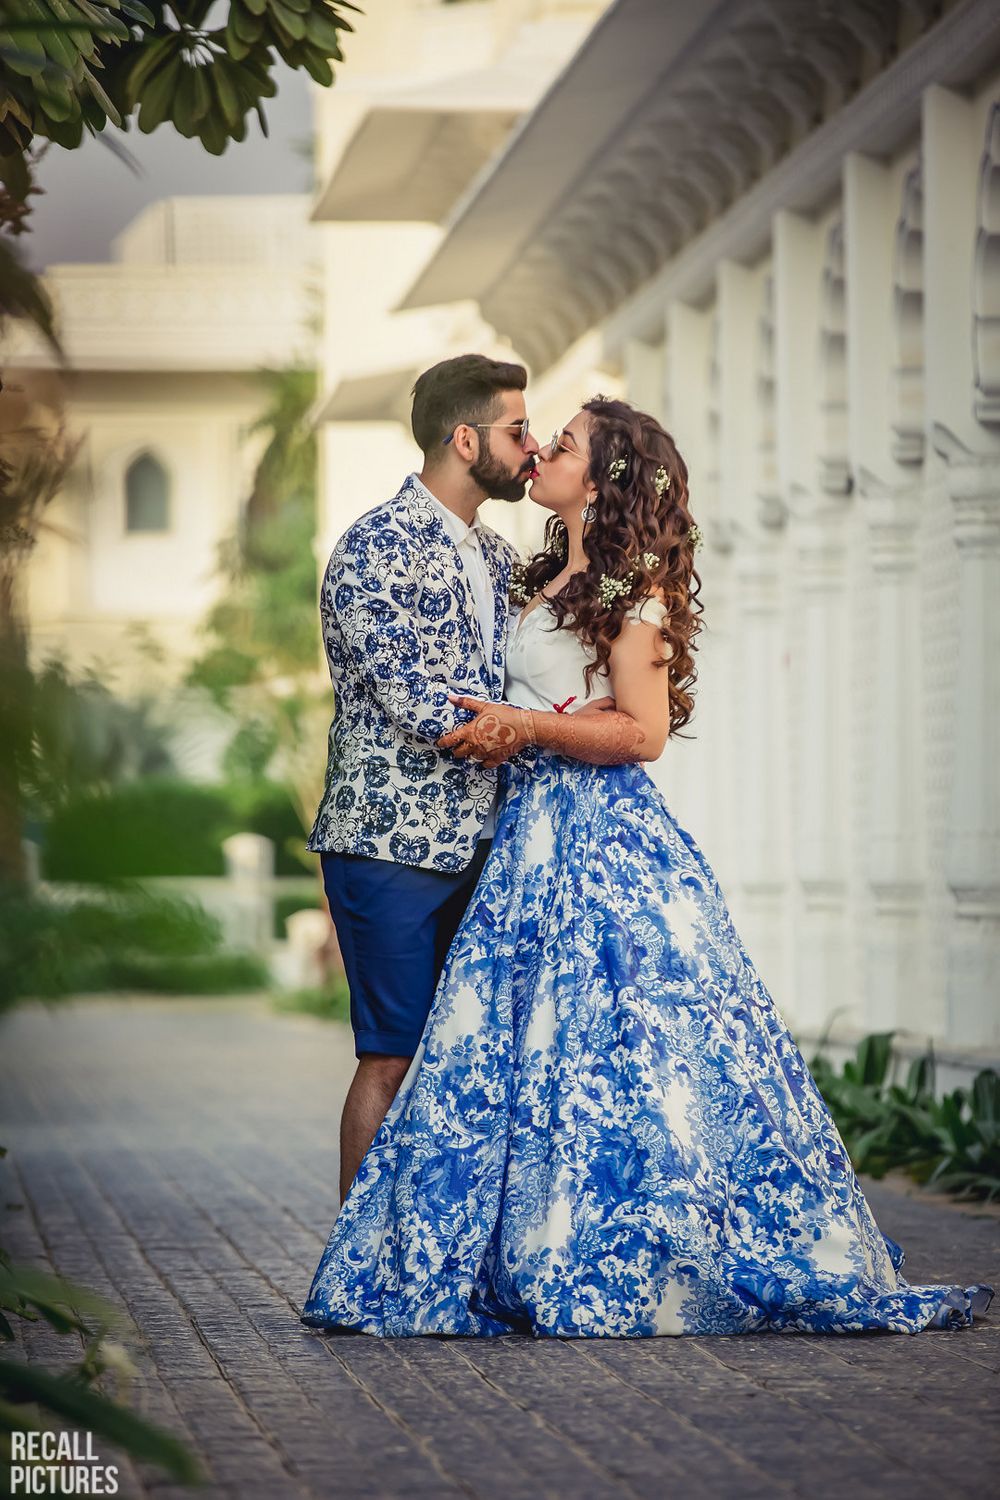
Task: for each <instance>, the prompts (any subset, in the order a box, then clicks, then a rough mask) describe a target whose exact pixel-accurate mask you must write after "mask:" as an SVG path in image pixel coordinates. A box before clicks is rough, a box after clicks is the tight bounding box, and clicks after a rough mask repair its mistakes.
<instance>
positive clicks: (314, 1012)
mask: <svg viewBox="0 0 1000 1500" xmlns="http://www.w3.org/2000/svg"><path fill="white" fill-rule="evenodd" d="M274 1005H275V1009H276V1010H283V1011H295V1012H296V1013H298V1014H299V1015H307V1016H318V1017H319V1018H320V1019H321V1020H323V1021H349V1020H350V1018H351V992H350V990H349V989H348V985H347V980H346V979H345V978H344V976H343V975H342V974H340V975H335V976H334V977H333V978H332V979H331V980H330V982H329V984H328V985H325V986H324V987H323V988H322V989H318V990H292V991H290V992H289V993H288V994H286V995H278V996H276V997H275V1001H274Z"/></svg>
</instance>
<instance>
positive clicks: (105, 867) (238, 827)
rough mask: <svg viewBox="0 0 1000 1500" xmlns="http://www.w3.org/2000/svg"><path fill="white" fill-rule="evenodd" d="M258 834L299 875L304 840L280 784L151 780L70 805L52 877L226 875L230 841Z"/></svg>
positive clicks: (48, 859) (63, 814) (57, 837)
mask: <svg viewBox="0 0 1000 1500" xmlns="http://www.w3.org/2000/svg"><path fill="white" fill-rule="evenodd" d="M233 833H259V834H261V835H262V836H263V837H264V838H268V839H270V840H271V841H272V842H273V844H274V846H275V850H274V855H275V857H274V869H275V874H276V875H301V874H302V873H303V870H304V868H305V862H304V860H303V858H301V857H300V851H301V854H303V855H304V853H305V835H304V834H303V832H302V825H301V823H300V822H299V819H298V817H297V815H296V813H295V809H294V807H293V806H292V803H291V800H290V798H289V796H288V793H287V791H286V790H285V788H284V787H283V786H281V785H280V784H279V783H278V782H273V781H253V782H233V783H230V784H228V785H224V786H206V785H203V784H200V783H198V782H192V781H177V780H174V779H171V778H168V777H146V778H144V779H143V780H140V781H132V782H127V783H125V784H123V785H121V786H118V787H115V788H114V789H112V790H111V791H105V792H92V793H87V794H85V795H83V796H81V797H77V798H75V799H73V800H71V801H69V802H67V803H66V804H65V805H64V806H63V807H62V808H60V809H59V810H58V811H57V812H56V813H54V815H53V817H52V819H51V820H50V822H49V825H48V828H47V831H46V837H45V847H44V851H43V859H42V865H43V870H44V874H45V877H46V879H47V880H61V881H79V882H89V881H98V882H100V881H106V880H123V879H124V880H135V879H140V880H141V879H148V878H150V877H153V876H157V875H191V876H196V875H224V874H225V872H226V861H225V856H224V854H223V852H222V845H223V842H224V840H226V839H227V838H229V836H230V834H233Z"/></svg>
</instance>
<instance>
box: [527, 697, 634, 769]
mask: <svg viewBox="0 0 1000 1500" xmlns="http://www.w3.org/2000/svg"><path fill="white" fill-rule="evenodd" d="M531 717H532V719H533V721H534V723H533V729H534V734H535V740H534V743H535V744H536V745H541V746H543V747H544V748H545V749H546V750H555V751H557V752H558V754H560V755H566V756H569V757H570V759H571V760H582V761H585V762H586V763H587V764H588V765H592V766H622V765H628V764H629V763H631V762H633V761H641V760H642V759H643V756H642V755H641V753H640V752H641V750H642V747H643V745H644V744H645V742H646V731H645V730H644V729H643V727H642V725H641V724H640V723H638V721H637V720H635V719H633V718H632V715H631V714H626V713H621V712H619V711H618V710H617V709H605V710H603V711H602V712H600V713H595V714H588V715H587V716H586V717H584V716H583V715H582V714H540V713H532V715H531Z"/></svg>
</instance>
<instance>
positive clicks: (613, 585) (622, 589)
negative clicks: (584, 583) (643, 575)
mask: <svg viewBox="0 0 1000 1500" xmlns="http://www.w3.org/2000/svg"><path fill="white" fill-rule="evenodd" d="M634 582H635V574H634V573H628V574H626V576H625V577H624V578H612V577H611V575H610V574H609V573H603V574H602V575H601V581H600V582H599V583H598V585H597V594H598V598H599V599H600V601H601V603H602V604H603V605H604V608H605V609H610V608H611V606H612V604H614V602H615V600H616V599H617V598H618V597H619V595H620V594H627V593H628V591H629V589H630V588H631V587H632V585H633V583H634Z"/></svg>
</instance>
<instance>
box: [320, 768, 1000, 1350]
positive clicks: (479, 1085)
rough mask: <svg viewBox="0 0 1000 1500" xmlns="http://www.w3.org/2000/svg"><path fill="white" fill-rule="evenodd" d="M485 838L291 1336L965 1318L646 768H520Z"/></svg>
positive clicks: (966, 1303)
mask: <svg viewBox="0 0 1000 1500" xmlns="http://www.w3.org/2000/svg"><path fill="white" fill-rule="evenodd" d="M506 779H507V783H508V786H507V796H506V799H505V801H504V803H503V804H502V806H501V809H500V811H499V814H498V818H497V829H496V834H495V837H494V842H493V848H492V850H491V853H490V856H489V858H488V860H487V862H486V865H485V867H484V869H483V872H482V875H481V877H480V880H479V883H478V886H477V888H476V891H475V894H474V896H473V898H472V901H471V902H470V904H469V907H468V910H467V911H466V914H465V917H464V918H463V921H462V924H461V926H460V928H459V930H458V932H457V934H456V937H455V940H454V942H453V943H452V946H451V949H450V951H449V954H448V958H447V961H446V964H445V967H444V971H443V973H442V976H441V980H440V982H439V984H438V987H437V991H436V994H435V997H434V1001H433V1005H432V1007H431V1012H430V1015H429V1017H428V1021H427V1025H426V1027H425V1029H424V1033H423V1037H422V1039H421V1043H420V1046H419V1049H418V1051H417V1054H416V1056H415V1057H414V1059H413V1063H412V1065H411V1067H410V1069H409V1071H408V1073H407V1075H406V1078H405V1079H404V1082H403V1085H402V1087H401V1088H400V1091H399V1093H398V1095H397V1096H396V1099H395V1101H394V1102H393V1104H392V1106H391V1108H390V1110H389V1113H388V1115H387V1116H386V1119H385V1121H384V1123H383V1124H382V1127H381V1128H380V1130H379V1132H378V1134H377V1136H376V1138H375V1140H374V1141H373V1143H372V1145H371V1147H370V1148H369V1150H368V1153H367V1155H366V1156H365V1158H364V1161H363V1162H362V1164H361V1168H360V1170H359V1172H358V1174H357V1177H356V1178H355V1181H354V1184H353V1186H352V1188H351V1191H350V1193H349V1194H348V1196H347V1199H346V1201H345V1203H344V1205H343V1207H342V1209H341V1211H340V1215H339V1217H338V1219H337V1221H336V1224H335V1225H334V1228H333V1231H332V1233H331V1235H330V1238H329V1242H328V1244H327V1246H326V1249H325V1251H324V1252H323V1256H322V1258H321V1260H320V1263H319V1266H318V1268H317V1270H316V1273H315V1276H314V1278H313V1281H312V1285H311V1288H310V1291H309V1295H308V1298H307V1301H306V1303H305V1306H304V1308H303V1311H302V1315H301V1316H302V1321H303V1322H304V1323H305V1324H306V1325H308V1326H310V1327H315V1328H336V1327H339V1328H348V1329H355V1330H359V1331H362V1332H366V1333H370V1334H379V1335H387V1336H409V1335H416V1334H438V1335H442V1334H458V1335H501V1334H510V1333H516V1332H522V1333H529V1334H532V1335H534V1336H535V1337H571V1338H582V1337H587V1338H589V1337H614V1338H633V1337H641V1336H647V1335H657V1334H737V1333H751V1332H756V1331H765V1330H773V1331H776V1332H784V1331H791V1330H800V1331H814V1332H823V1333H853V1332H860V1331H864V1330H870V1329H871V1330H874V1329H882V1330H890V1331H895V1332H899V1333H916V1332H918V1331H919V1330H921V1329H923V1328H926V1327H940V1328H959V1327H963V1326H966V1325H968V1324H970V1323H971V1322H972V1320H973V1316H974V1315H980V1314H982V1313H984V1312H985V1311H986V1309H987V1307H988V1306H989V1303H990V1300H991V1298H992V1295H993V1289H992V1288H991V1287H988V1286H983V1285H976V1286H971V1287H961V1286H910V1285H908V1283H907V1282H906V1281H905V1280H904V1279H903V1278H902V1276H901V1275H900V1274H899V1272H900V1267H901V1266H902V1263H903V1252H902V1250H901V1248H900V1247H899V1246H898V1245H897V1244H896V1243H895V1242H894V1241H893V1240H891V1239H889V1238H888V1236H886V1235H884V1234H882V1233H881V1231H880V1230H879V1228H878V1226H877V1225H876V1223H875V1219H874V1217H873V1215H872V1211H871V1209H870V1207H869V1205H868V1203H867V1201H866V1199H865V1197H864V1194H863V1192H862V1190H861V1187H860V1185H859V1183H858V1180H857V1178H856V1176H855V1173H854V1170H853V1168H852V1166H851V1162H850V1159H849V1157H848V1154H847V1151H846V1149H845V1147H844V1143H843V1141H842V1140H841V1137H840V1135H839V1133H838V1131H837V1129H836V1126H835V1125H834V1122H833V1119H832V1117H831V1115H830V1113H829V1110H828V1109H827V1107H826V1104H825V1102H824V1100H823V1098H822V1096H821V1094H820V1092H819V1089H818V1088H817V1085H816V1083H815V1081H814V1080H813V1077H812V1074H811V1073H810V1072H809V1069H808V1067H807V1066H806V1063H805V1061H804V1059H803V1057H802V1055H801V1053H800V1052H799V1050H798V1048H797V1046H796V1045H795V1042H794V1041H793V1039H792V1037H791V1035H790V1033H789V1031H788V1029H787V1027H786V1026H785V1024H784V1022H783V1021H782V1019H781V1016H780V1015H779V1014H778V1011H777V1009H776V1008H775V1005H774V1002H773V1000H772V999H771V997H770V995H769V994H768V992H767V990H766V989H765V987H764V985H763V983H762V982H761V980H760V978H759V977H758V975H757V973H756V971H755V969H754V967H753V964H752V962H751V960H750V959H749V957H748V956H747V954H746V952H745V951H744V948H743V945H742V943H741V941H740V939H739V937H738V935H737V933H736V931H735V929H734V927H733V923H732V920H731V918H730V916H729V913H728V910H727V907H726V903H725V899H724V897H723V894H722V892H721V890H720V888H719V885H718V883H717V881H716V879H715V877H714V875H713V874H712V871H711V869H710V868H709V866H708V863H707V862H706V860H705V858H704V856H703V855H702V854H701V852H700V850H699V849H698V847H697V846H696V844H695V842H694V840H693V839H692V838H691V837H690V835H689V834H687V833H686V832H685V831H684V830H683V829H682V828H680V827H679V826H678V824H677V823H676V821H675V820H674V818H673V817H672V815H671V813H670V811H669V809H668V807H667V805H666V802H665V800H664V798H663V797H662V795H661V793H660V792H659V791H658V789H657V788H656V786H655V785H654V783H653V782H652V781H651V779H650V778H649V776H648V775H647V773H646V772H645V770H643V769H642V767H640V766H636V765H626V766H609V767H594V766H586V765H581V764H580V763H579V762H575V761H570V760H566V759H563V758H562V757H559V756H555V755H551V754H548V753H546V752H541V753H538V752H535V753H534V754H531V753H529V754H528V755H527V756H526V757H523V758H522V759H521V762H520V764H519V765H517V766H516V767H514V768H511V767H508V772H507V778H506Z"/></svg>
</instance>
